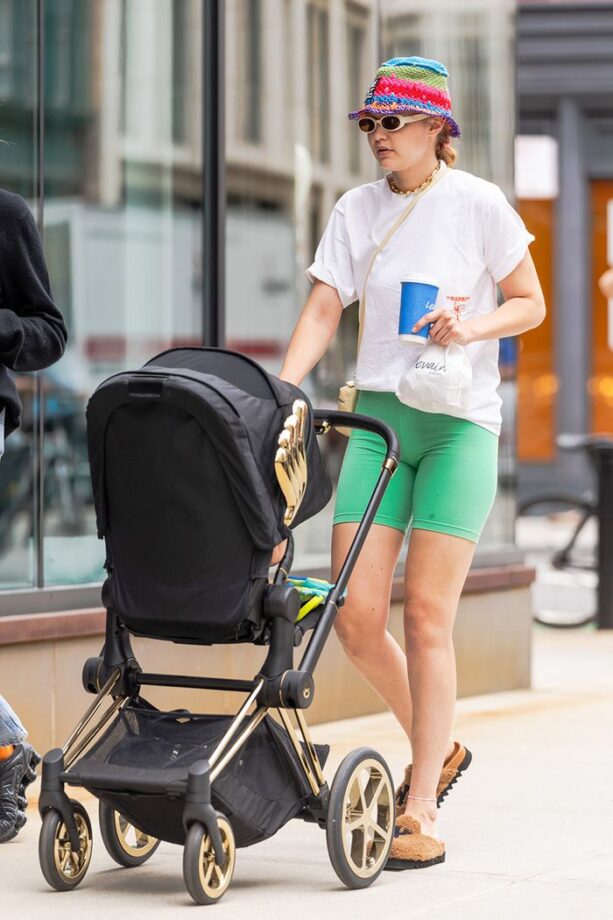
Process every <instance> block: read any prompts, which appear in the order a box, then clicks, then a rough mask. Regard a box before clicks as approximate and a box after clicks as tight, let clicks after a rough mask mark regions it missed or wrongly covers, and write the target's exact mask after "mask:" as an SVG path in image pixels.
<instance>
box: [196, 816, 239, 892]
mask: <svg viewBox="0 0 613 920" xmlns="http://www.w3.org/2000/svg"><path fill="white" fill-rule="evenodd" d="M219 832H220V834H221V842H222V846H223V852H224V857H225V859H224V864H223V866H218V865H217V863H216V862H215V851H214V849H213V842H212V840H211V838H210V837H209V835H208V834H207V835H205V836H204V837H203V838H202V843H201V844H200V861H199V872H200V883H201V885H202V887H203V888H204V890H205V892H206V894H207V895H208V896H209V897H210V898H220V897H221V896H222V894H223V893H224V891H225V890H226V888H227V887H228V885H229V884H230V881H231V879H232V873H233V872H234V860H235V859H236V848H235V845H234V835H233V834H232V828H231V827H230V825H229V823H228V821H227V820H226V819H225V818H219Z"/></svg>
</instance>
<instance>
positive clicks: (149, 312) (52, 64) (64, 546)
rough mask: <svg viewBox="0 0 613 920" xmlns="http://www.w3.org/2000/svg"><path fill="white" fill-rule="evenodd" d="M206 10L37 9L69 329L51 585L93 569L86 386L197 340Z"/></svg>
mask: <svg viewBox="0 0 613 920" xmlns="http://www.w3.org/2000/svg"><path fill="white" fill-rule="evenodd" d="M201 6H202V4H201V3H200V2H199V0H120V2H106V3H102V4H101V3H98V2H96V0H79V3H78V4H74V3H53V4H50V5H48V7H47V22H46V28H47V31H46V53H47V57H48V61H49V69H50V72H51V71H52V72H53V81H52V83H51V84H50V86H49V91H48V93H47V98H46V111H45V116H46V151H47V155H46V164H45V166H46V202H45V227H46V242H47V258H48V264H49V270H50V275H51V281H52V285H53V289H54V295H55V299H56V302H57V303H58V306H59V307H60V308H61V309H62V311H63V312H64V314H65V316H66V322H67V326H68V334H69V344H68V348H67V351H66V354H65V356H64V358H63V359H62V360H61V361H60V362H59V363H58V364H57V365H56V366H55V367H53V368H50V369H49V371H47V372H46V373H45V391H46V400H45V430H46V436H45V450H44V462H45V535H44V557H45V581H46V583H47V584H70V583H83V582H90V581H99V580H100V579H101V578H102V577H103V571H102V564H103V562H104V556H103V553H104V550H103V544H102V543H101V542H99V541H98V540H97V537H96V535H95V523H94V512H93V506H92V500H91V490H90V484H89V470H88V463H87V449H86V440H85V406H86V403H87V399H88V396H89V395H90V394H91V392H92V391H93V389H94V388H95V387H96V386H97V384H98V383H99V382H100V381H102V380H103V379H104V378H105V377H107V376H109V375H110V374H112V373H113V372H115V371H119V370H122V369H124V368H126V367H139V366H140V365H142V364H143V362H144V361H146V360H147V359H149V358H151V357H152V356H153V355H154V354H156V353H157V352H159V351H162V350H163V349H165V348H168V347H171V346H173V345H175V344H181V343H186V344H201V342H202V316H201V206H202V202H201V197H202V181H201V178H202V177H201V172H202V167H201V161H202V157H201V147H200V144H201V142H200V138H201V113H200V108H199V106H198V104H197V100H198V99H200V98H201V94H200V81H201V41H202V35H201V31H202V21H201ZM60 54H61V56H62V61H59V60H58V56H59V55H60Z"/></svg>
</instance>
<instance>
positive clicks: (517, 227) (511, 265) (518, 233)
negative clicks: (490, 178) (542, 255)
mask: <svg viewBox="0 0 613 920" xmlns="http://www.w3.org/2000/svg"><path fill="white" fill-rule="evenodd" d="M495 191H496V193H495V194H494V195H493V197H492V200H491V202H490V203H489V206H488V210H487V212H486V214H485V219H484V220H483V232H484V240H483V242H484V249H485V264H486V266H487V270H488V271H489V273H490V275H491V276H492V278H493V279H494V281H496V282H499V281H502V279H503V278H506V277H507V275H510V274H511V272H512V271H513V270H514V269H515V268H517V266H518V265H519V263H520V262H521V260H522V259H523V257H524V256H525V254H526V251H527V249H528V246H529V245H530V243H532V242H533V240H534V235H533V234H532V233H530V232H529V231H528V230H527V229H526V225H525V224H524V222H523V220H522V219H521V217H520V216H519V214H518V213H517V211H516V210H515V209H514V208H513V207H512V206H511V205H510V204H509V202H508V201H507V199H506V197H505V195H504V192H502V191H501V190H500V189H498V188H496V190H495Z"/></svg>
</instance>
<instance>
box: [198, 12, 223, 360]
mask: <svg viewBox="0 0 613 920" xmlns="http://www.w3.org/2000/svg"><path fill="white" fill-rule="evenodd" d="M202 11H203V12H202V20H203V32H204V35H203V41H202V48H203V61H202V102H203V113H202V170H203V177H202V194H203V200H202V210H203V220H202V307H203V313H204V316H203V329H202V332H203V339H204V343H205V344H206V345H223V344H224V341H225V328H224V310H225V303H224V301H225V283H224V280H225V277H224V276H225V271H224V266H225V204H226V201H225V198H226V185H225V142H224V140H225V138H224V135H225V120H224V109H225V105H224V86H225V74H224V61H225V55H224V4H223V0H203V3H202Z"/></svg>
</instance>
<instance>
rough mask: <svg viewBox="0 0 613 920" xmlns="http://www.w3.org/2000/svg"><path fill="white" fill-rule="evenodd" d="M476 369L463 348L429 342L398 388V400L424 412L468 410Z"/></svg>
mask: <svg viewBox="0 0 613 920" xmlns="http://www.w3.org/2000/svg"><path fill="white" fill-rule="evenodd" d="M472 379H473V369H472V366H471V363H470V361H469V360H468V355H467V354H466V350H465V349H464V347H463V346H462V345H458V344H457V343H456V342H452V343H451V344H450V345H438V344H437V343H436V342H428V344H427V345H426V347H425V348H424V350H423V351H422V353H421V354H420V356H419V358H418V359H417V361H416V362H415V364H414V365H413V366H412V367H410V368H409V370H408V371H407V372H406V374H405V375H404V377H402V379H401V380H400V383H399V384H398V389H397V390H396V396H397V397H398V399H399V400H400V401H401V402H403V403H405V404H406V405H407V406H412V407H413V408H414V409H421V411H422V412H442V413H450V414H452V415H453V413H454V410H456V411H457V410H460V411H463V412H465V411H466V410H467V409H468V401H469V399H470V391H471V386H472Z"/></svg>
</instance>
